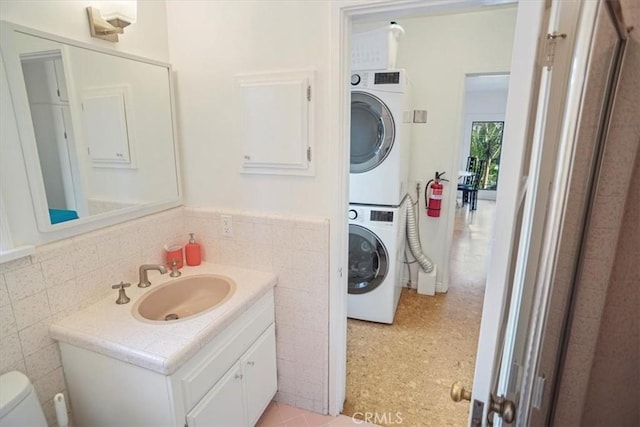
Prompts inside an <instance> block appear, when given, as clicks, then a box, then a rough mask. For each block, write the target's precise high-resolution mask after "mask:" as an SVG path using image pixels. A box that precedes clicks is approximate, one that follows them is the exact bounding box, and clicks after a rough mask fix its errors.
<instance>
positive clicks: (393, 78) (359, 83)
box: [351, 70, 407, 93]
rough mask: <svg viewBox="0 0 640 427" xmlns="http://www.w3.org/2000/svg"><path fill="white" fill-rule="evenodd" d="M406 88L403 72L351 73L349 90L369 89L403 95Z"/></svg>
mask: <svg viewBox="0 0 640 427" xmlns="http://www.w3.org/2000/svg"><path fill="white" fill-rule="evenodd" d="M406 86H407V73H406V72H405V70H385V71H353V72H352V74H351V89H352V90H356V89H371V90H379V91H382V92H396V93H404V92H405V89H406Z"/></svg>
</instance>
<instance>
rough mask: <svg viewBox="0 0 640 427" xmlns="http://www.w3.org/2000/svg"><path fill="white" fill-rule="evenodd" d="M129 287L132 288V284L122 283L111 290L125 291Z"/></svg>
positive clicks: (113, 286)
mask: <svg viewBox="0 0 640 427" xmlns="http://www.w3.org/2000/svg"><path fill="white" fill-rule="evenodd" d="M129 286H131V283H124V282H122V281H120V283H118V284H117V285H112V286H111V289H124V288H128V287H129Z"/></svg>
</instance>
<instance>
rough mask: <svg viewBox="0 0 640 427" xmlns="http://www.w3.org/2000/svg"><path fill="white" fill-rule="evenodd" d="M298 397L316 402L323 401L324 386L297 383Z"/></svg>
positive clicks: (306, 382) (303, 382)
mask: <svg viewBox="0 0 640 427" xmlns="http://www.w3.org/2000/svg"><path fill="white" fill-rule="evenodd" d="M296 396H299V397H301V398H303V399H309V400H314V401H315V400H320V399H322V384H316V383H310V382H308V381H296ZM311 410H313V409H311Z"/></svg>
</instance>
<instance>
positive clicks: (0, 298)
mask: <svg viewBox="0 0 640 427" xmlns="http://www.w3.org/2000/svg"><path fill="white" fill-rule="evenodd" d="M10 302H11V300H10V299H9V291H8V290H7V281H6V280H5V279H4V274H0V307H4V306H5V305H9V303H10Z"/></svg>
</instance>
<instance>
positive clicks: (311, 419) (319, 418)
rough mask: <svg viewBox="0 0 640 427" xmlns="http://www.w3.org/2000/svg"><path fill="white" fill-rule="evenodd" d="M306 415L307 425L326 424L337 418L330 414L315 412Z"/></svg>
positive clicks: (311, 426)
mask: <svg viewBox="0 0 640 427" xmlns="http://www.w3.org/2000/svg"><path fill="white" fill-rule="evenodd" d="M304 417H305V419H306V420H307V425H308V426H309V427H320V426H325V425H327V424H329V423H330V422H332V421H333V420H335V417H331V416H329V415H320V414H316V413H314V412H308V413H306V414H305V416H304Z"/></svg>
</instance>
